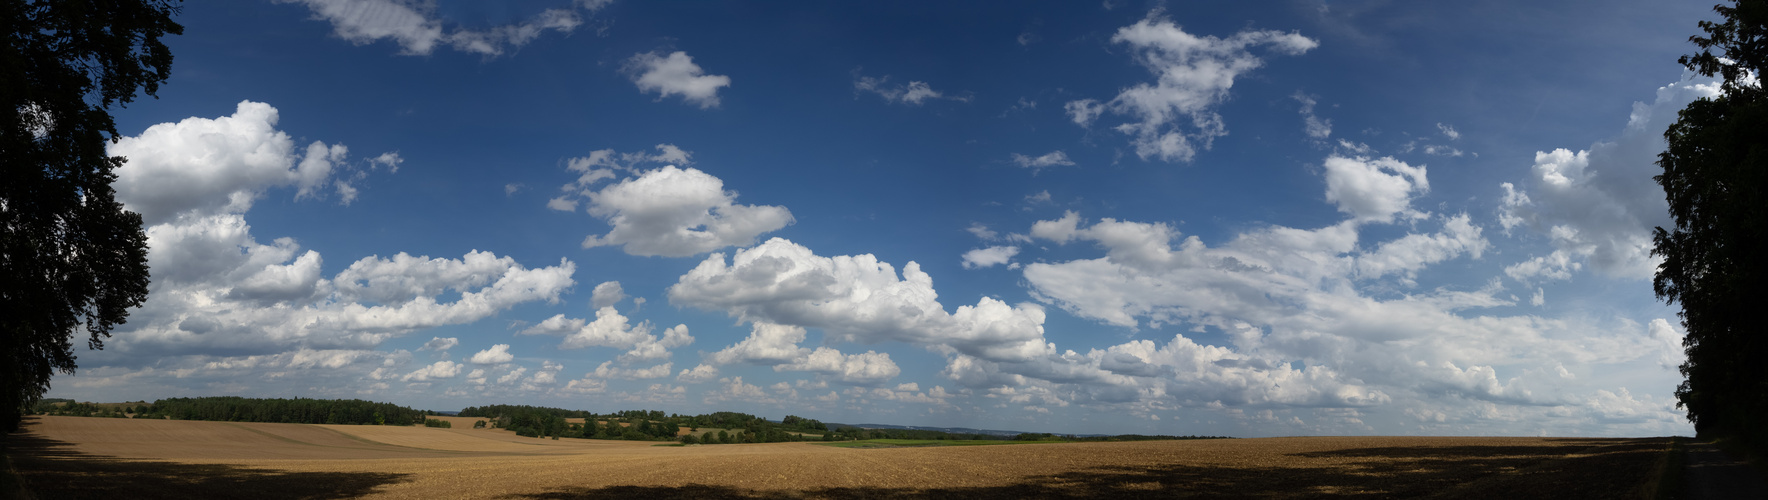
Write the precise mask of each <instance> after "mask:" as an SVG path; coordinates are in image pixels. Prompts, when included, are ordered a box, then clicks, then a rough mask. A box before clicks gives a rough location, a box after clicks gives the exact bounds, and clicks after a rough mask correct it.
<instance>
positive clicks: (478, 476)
mask: <svg viewBox="0 0 1768 500" xmlns="http://www.w3.org/2000/svg"><path fill="white" fill-rule="evenodd" d="M460 420H463V421H465V425H462V423H460V422H455V423H454V425H455V428H453V429H437V428H425V427H380V426H342V425H340V426H332V425H301V424H260V423H233V422H192V421H168V420H131V419H100V418H84V417H32V418H30V419H29V420H27V423H26V427H25V432H22V433H17V434H12V435H8V436H7V437H6V454H7V455H8V456H9V458H10V459H11V461H12V464H13V466H14V467H15V469H16V470H17V472H18V474H19V475H20V476H21V477H22V478H23V480H24V481H25V483H26V486H27V488H28V489H30V490H31V491H34V492H36V494H37V495H38V497H39V498H43V499H51V498H104V499H116V498H354V497H367V498H411V499H419V498H422V499H436V498H514V499H565V498H622V499H624V498H766V499H775V498H891V499H896V498H966V499H991V498H1170V497H1182V496H1205V497H1239V498H1317V497H1348V498H1410V497H1430V496H1435V497H1442V498H1493V497H1500V498H1501V497H1511V498H1635V497H1640V496H1642V494H1643V493H1645V492H1648V491H1651V489H1652V488H1654V485H1653V484H1651V482H1652V481H1653V479H1654V478H1655V477H1656V475H1657V468H1658V467H1659V460H1660V459H1661V457H1662V456H1663V454H1664V451H1665V450H1666V449H1667V447H1668V440H1667V439H1583V438H1576V439H1556V438H1490V437H1453V438H1436V437H1428V438H1416V437H1302V438H1268V439H1230V440H1205V441H1147V442H1126V443H1069V444H1035V445H1009V446H966V447H940V448H890V449H846V448H835V447H829V446H820V445H815V444H810V443H773V444H749V445H717V446H688V447H665V446H653V444H654V443H646V442H625V441H593V440H576V439H561V440H556V441H555V440H550V439H534V438H523V437H518V436H515V435H514V434H513V433H510V432H507V431H500V430H488V429H472V428H471V425H472V420H474V419H460ZM1646 496H1648V495H1646Z"/></svg>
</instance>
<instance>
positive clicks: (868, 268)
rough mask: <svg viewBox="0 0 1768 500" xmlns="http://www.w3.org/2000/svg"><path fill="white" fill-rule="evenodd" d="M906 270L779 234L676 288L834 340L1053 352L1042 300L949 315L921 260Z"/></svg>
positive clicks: (1021, 353) (987, 301)
mask: <svg viewBox="0 0 1768 500" xmlns="http://www.w3.org/2000/svg"><path fill="white" fill-rule="evenodd" d="M901 276H902V277H901V278H898V277H897V273H896V268H895V267H894V266H891V265H890V264H888V263H884V262H880V261H878V259H877V258H876V257H873V256H871V255H857V256H846V255H844V256H836V257H821V256H817V255H815V254H814V253H812V252H811V251H810V249H808V248H805V247H803V246H800V245H797V244H795V243H792V242H791V241H787V240H785V239H781V238H774V239H771V240H768V241H767V242H766V243H763V244H761V245H758V246H755V247H753V248H749V249H745V250H739V251H738V252H737V253H736V254H735V255H733V256H732V257H731V258H730V259H729V260H728V261H727V260H726V258H725V256H724V255H722V254H713V255H712V256H710V257H708V258H707V259H706V260H705V261H703V262H701V263H700V265H698V266H696V267H695V268H694V269H693V270H691V271H689V272H688V273H687V274H684V275H682V277H681V278H680V279H679V280H678V282H677V283H676V284H675V285H673V286H671V287H670V288H669V300H670V303H673V304H678V305H686V306H691V307H696V308H700V309H707V310H723V311H725V312H726V313H727V314H730V315H731V316H732V317H736V318H738V319H739V320H741V321H749V322H766V323H774V324H780V325H793V326H800V327H808V328H820V329H822V330H824V332H826V334H827V335H828V337H827V338H828V339H829V340H837V341H854V342H861V343H868V344H869V343H877V342H883V341H901V342H911V343H919V344H929V345H943V346H949V347H951V348H954V349H957V350H958V351H960V352H964V353H966V354H970V355H974V356H978V357H982V358H988V359H1020V358H1025V357H1028V356H1037V355H1042V354H1043V353H1044V352H1045V351H1046V350H1047V348H1046V346H1045V344H1044V341H1043V320H1044V314H1043V310H1042V309H1041V308H1038V307H1037V306H1035V305H1020V306H1017V307H1015V306H1010V305H1007V304H1006V303H1004V302H1001V301H999V300H995V299H992V298H988V297H983V298H981V299H980V300H979V301H978V302H977V304H976V305H975V306H961V307H958V309H957V311H956V312H954V313H947V312H946V311H945V310H944V308H943V306H941V305H940V303H939V302H938V300H937V298H938V293H937V292H935V291H934V290H933V278H932V277H930V276H928V275H927V274H926V273H924V272H922V271H921V267H920V265H919V264H916V263H914V262H910V263H908V264H907V265H906V266H904V267H903V271H902V275H901Z"/></svg>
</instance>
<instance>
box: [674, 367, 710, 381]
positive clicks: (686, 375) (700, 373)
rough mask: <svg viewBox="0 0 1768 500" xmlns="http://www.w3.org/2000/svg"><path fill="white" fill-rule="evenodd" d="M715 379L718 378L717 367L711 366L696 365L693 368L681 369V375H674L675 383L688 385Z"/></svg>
mask: <svg viewBox="0 0 1768 500" xmlns="http://www.w3.org/2000/svg"><path fill="white" fill-rule="evenodd" d="M716 378H718V367H716V366H712V365H698V366H695V367H693V368H688V369H683V370H682V371H681V373H679V374H676V376H675V380H676V381H678V382H685V383H689V384H698V383H701V382H710V381H712V379H716Z"/></svg>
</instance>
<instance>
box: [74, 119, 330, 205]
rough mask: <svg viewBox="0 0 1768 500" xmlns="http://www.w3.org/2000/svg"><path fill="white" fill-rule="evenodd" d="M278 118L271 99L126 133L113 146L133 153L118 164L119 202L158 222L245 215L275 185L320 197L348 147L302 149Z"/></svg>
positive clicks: (316, 143)
mask: <svg viewBox="0 0 1768 500" xmlns="http://www.w3.org/2000/svg"><path fill="white" fill-rule="evenodd" d="M278 119H279V115H278V112H277V110H276V108H274V107H271V106H270V105H269V104H264V103H260V102H252V101H240V103H239V105H238V106H236V108H235V110H234V113H233V114H232V115H230V116H223V117H220V118H212V119H211V118H199V117H191V118H186V119H184V120H182V121H179V122H177V123H161V124H158V125H154V126H151V127H148V128H147V130H145V131H142V132H141V134H140V135H136V136H130V137H123V138H120V139H118V140H117V142H116V143H113V144H111V145H110V146H109V150H108V152H109V154H111V155H114V156H122V157H126V158H128V161H127V162H126V163H124V164H123V166H122V168H118V169H117V180H116V182H115V183H114V184H113V187H115V188H116V190H117V199H118V200H119V201H122V202H123V205H124V207H125V208H127V209H129V210H130V211H134V212H136V213H139V214H141V218H142V224H143V225H145V226H154V225H158V224H162V223H167V222H172V221H173V220H174V219H175V218H177V217H180V216H186V217H205V216H216V215H222V214H239V213H244V212H246V211H248V210H251V208H252V203H253V202H254V201H256V200H257V199H258V198H259V197H260V196H262V194H263V191H264V190H266V189H270V188H273V187H285V186H294V187H297V188H298V191H297V193H296V195H295V197H296V199H301V198H310V197H317V196H319V190H320V188H322V187H324V186H327V185H333V184H331V183H328V182H326V181H327V180H328V179H330V178H331V175H332V174H333V173H334V171H336V170H337V169H338V168H340V164H341V163H342V162H343V161H344V159H345V156H346V155H347V153H348V148H346V147H344V146H343V145H330V146H327V145H326V144H325V143H324V142H319V141H314V142H313V143H312V144H309V145H308V146H307V148H305V150H304V152H303V153H297V151H296V148H295V143H294V140H293V139H291V138H290V137H289V135H288V134H287V133H284V132H282V131H280V130H277V129H276V122H277V120H278ZM339 182H340V183H342V184H337V185H339V186H344V187H348V186H349V184H348V183H347V182H344V181H342V180H340V181H339ZM342 192H343V189H342V188H340V193H342Z"/></svg>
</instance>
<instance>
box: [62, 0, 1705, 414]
mask: <svg viewBox="0 0 1768 500" xmlns="http://www.w3.org/2000/svg"><path fill="white" fill-rule="evenodd" d="M793 7H795V8H781V7H776V6H762V7H756V6H751V5H744V4H714V3H697V4H691V5H686V6H683V5H664V4H658V3H643V2H606V1H581V0H580V1H576V2H572V1H566V0H552V1H542V0H533V1H521V2H498V3H474V2H449V1H436V2H401V1H397V0H301V1H287V2H192V3H189V4H187V5H186V6H185V9H184V12H183V14H182V15H180V16H179V17H178V20H179V21H180V22H181V23H183V24H184V26H185V28H186V31H185V34H184V35H183V36H178V37H174V38H172V39H171V41H170V45H171V47H172V50H173V53H174V54H175V56H176V61H175V63H174V66H173V72H172V75H173V76H172V78H171V80H170V81H169V82H168V83H167V84H166V85H165V86H164V87H162V90H161V92H160V98H159V99H149V100H143V101H139V102H137V103H134V104H132V105H131V106H130V107H128V108H126V109H122V110H118V111H117V112H116V113H115V114H116V115H117V119H118V130H119V131H120V132H121V133H122V134H123V135H124V136H125V138H124V139H123V140H122V141H121V142H119V143H117V144H115V145H113V147H112V152H113V154H118V155H123V156H126V157H128V158H129V159H130V160H129V163H128V164H127V165H126V166H125V167H123V168H122V169H121V170H119V172H118V174H119V180H118V183H117V188H118V198H119V199H120V200H122V201H123V202H124V203H125V205H126V206H128V207H129V208H130V209H132V210H136V211H138V212H141V213H142V214H143V215H144V218H145V219H146V222H147V225H148V226H149V228H148V235H149V245H150V265H151V266H152V267H153V270H152V272H153V275H154V279H153V287H152V294H151V295H150V298H149V300H148V303H147V304H146V305H144V306H143V307H142V308H140V309H138V310H136V312H135V313H134V314H133V316H132V317H131V318H130V321H129V323H128V324H127V325H126V326H124V327H123V328H121V329H120V330H119V331H118V332H117V334H116V336H115V337H114V338H113V339H111V340H110V341H109V343H108V347H107V348H106V349H105V350H103V351H88V352H85V353H83V354H82V355H81V357H80V365H81V368H80V371H79V373H78V374H77V375H74V376H60V377H57V378H56V379H55V381H54V388H53V390H52V391H51V392H50V394H49V395H50V396H51V397H73V398H79V399H82V400H107V401H108V400H138V399H148V400H151V399H155V398H162V397H173V396H198V395H222V394H231V395H247V396H285V397H292V396H304V397H351V398H363V399H372V400H383V401H392V402H396V403H399V404H404V405H410V406H414V407H419V408H431V409H457V408H461V407H464V406H470V405H478V404H490V403H523V404H535V405H545V406H557V407H566V408H579V409H588V410H593V411H604V412H606V411H614V410H620V409H633V408H646V409H662V410H666V411H672V412H681V413H697V412H707V411H718V410H734V411H744V412H751V413H757V414H761V415H764V416H769V417H772V418H779V417H781V416H784V415H785V414H796V415H802V416H806V417H811V418H818V419H822V420H825V421H838V422H884V423H897V424H913V425H934V426H965V427H983V428H1007V429H1020V430H1028V431H1054V432H1077V433H1160V434H1227V435H1237V436H1269V435H1312V434H1453V435H1486V434H1503V435H1534V434H1548V435H1662V434H1676V433H1680V434H1688V433H1689V431H1690V430H1691V429H1690V428H1689V426H1688V424H1687V423H1686V421H1685V420H1684V419H1683V417H1682V413H1681V412H1680V411H1678V410H1676V408H1675V407H1674V397H1673V395H1672V391H1673V389H1674V387H1675V385H1676V383H1677V382H1679V381H1680V376H1679V375H1678V374H1677V373H1676V370H1675V367H1676V365H1677V364H1679V363H1680V362H1681V359H1682V357H1681V356H1682V354H1681V352H1680V351H1681V350H1680V340H1681V335H1682V334H1681V330H1680V326H1679V325H1678V323H1677V321H1676V318H1675V309H1673V308H1671V307H1667V306H1665V305H1663V304H1662V303H1660V302H1657V301H1655V300H1654V299H1653V296H1652V293H1651V286H1650V275H1651V272H1652V270H1653V269H1654V267H1655V264H1656V261H1655V260H1654V259H1653V258H1652V257H1651V256H1650V255H1649V249H1650V235H1649V230H1650V228H1651V227H1653V226H1657V225H1664V224H1666V223H1667V222H1668V221H1667V217H1666V215H1665V210H1664V202H1663V200H1662V193H1661V191H1659V190H1658V188H1657V186H1656V185H1655V184H1654V183H1652V181H1651V176H1652V175H1653V174H1654V172H1655V170H1656V167H1655V165H1653V164H1652V161H1653V160H1654V159H1655V156H1654V155H1655V153H1656V152H1657V151H1660V150H1661V149H1662V138H1661V135H1662V131H1663V129H1664V128H1665V127H1666V126H1668V124H1669V123H1671V122H1672V121H1673V120H1674V118H1675V111H1676V110H1678V109H1680V108H1681V107H1682V106H1684V105H1686V103H1687V102H1689V101H1691V100H1693V99H1696V98H1699V97H1701V96H1705V95H1711V94H1712V93H1713V92H1714V90H1715V88H1714V86H1713V85H1712V83H1711V82H1710V81H1706V80H1702V79H1699V78H1692V79H1691V78H1690V77H1689V75H1687V74H1685V73H1684V72H1683V70H1682V68H1681V67H1680V66H1679V65H1677V64H1676V63H1675V59H1676V57H1677V56H1679V55H1681V54H1683V53H1686V52H1688V51H1690V50H1691V46H1690V45H1688V44H1687V43H1686V39H1687V37H1688V35H1689V34H1692V33H1693V32H1694V31H1695V29H1696V28H1695V23H1696V22H1697V21H1698V20H1700V19H1704V18H1708V17H1710V11H1708V9H1707V8H1706V7H1704V6H1702V5H1700V4H1698V3H1688V4H1682V3H1673V2H1556V3H1553V4H1552V5H1536V3H1532V2H1514V3H1480V4H1478V5H1412V4H1409V3H1390V2H1326V3H1322V2H1314V1H1296V2H1288V3H1277V4H1269V5H1256V6H1248V5H1242V4H1236V3H1219V4H1202V5H1192V4H1183V5H1181V4H1169V3H1137V2H1126V1H1117V2H1106V3H1104V4H1100V3H1071V2H1061V3H1057V2H1051V3H1030V2H1025V3H1017V4H1015V5H1013V6H1011V7H1010V8H1009V7H1002V6H999V5H986V4H977V5H970V4H961V5H947V4H938V5H935V4H924V5H912V4H902V5H858V4H830V5H811V6H793Z"/></svg>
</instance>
